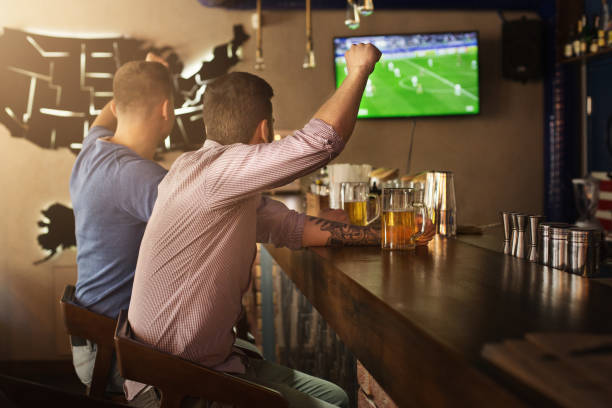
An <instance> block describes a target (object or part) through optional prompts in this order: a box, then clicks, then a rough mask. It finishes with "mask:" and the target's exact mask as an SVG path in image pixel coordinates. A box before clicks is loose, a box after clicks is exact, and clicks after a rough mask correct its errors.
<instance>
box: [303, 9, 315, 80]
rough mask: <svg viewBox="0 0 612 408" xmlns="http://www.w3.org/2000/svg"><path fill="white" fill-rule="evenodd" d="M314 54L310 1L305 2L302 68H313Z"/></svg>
mask: <svg viewBox="0 0 612 408" xmlns="http://www.w3.org/2000/svg"><path fill="white" fill-rule="evenodd" d="M315 66H316V64H315V54H314V48H313V44H312V13H311V8H310V0H306V55H305V56H304V63H303V64H302V68H304V69H308V68H314V67H315Z"/></svg>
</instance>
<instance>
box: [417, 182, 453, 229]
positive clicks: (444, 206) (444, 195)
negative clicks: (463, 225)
mask: <svg viewBox="0 0 612 408" xmlns="http://www.w3.org/2000/svg"><path fill="white" fill-rule="evenodd" d="M425 206H426V207H427V210H428V211H429V216H430V217H431V221H432V223H433V225H434V226H435V228H436V233H437V234H439V235H442V236H444V237H454V236H455V235H457V220H456V216H457V203H456V201H455V181H454V176H453V173H452V172H450V171H428V172H427V175H426V181H425Z"/></svg>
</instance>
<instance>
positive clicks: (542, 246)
mask: <svg viewBox="0 0 612 408" xmlns="http://www.w3.org/2000/svg"><path fill="white" fill-rule="evenodd" d="M568 227H569V225H568V224H566V223H563V222H543V223H541V224H540V226H539V227H538V248H539V250H540V253H539V255H540V256H539V261H540V263H541V264H542V265H547V266H551V264H550V230H551V229H552V228H568Z"/></svg>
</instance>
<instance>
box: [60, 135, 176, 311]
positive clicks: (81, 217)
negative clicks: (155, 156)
mask: <svg viewBox="0 0 612 408" xmlns="http://www.w3.org/2000/svg"><path fill="white" fill-rule="evenodd" d="M112 135H113V132H111V131H110V130H108V129H106V128H103V127H100V126H96V127H93V128H91V129H90V130H89V134H88V135H87V137H86V138H85V140H83V148H82V150H81V152H80V153H79V155H78V156H77V159H76V162H75V163H74V167H73V168H72V175H71V177H70V196H71V198H72V205H73V207H74V216H75V229H76V242H77V266H78V279H77V284H76V298H77V301H78V303H79V304H81V305H82V306H85V307H86V308H88V309H90V310H92V311H94V312H96V313H100V314H103V315H106V316H108V317H111V318H116V317H117V316H118V315H119V311H120V310H121V309H127V308H128V306H129V304H130V296H131V294H132V283H133V281H134V271H135V270H136V261H137V259H138V250H139V248H140V241H141V240H142V236H143V234H144V230H145V227H146V225H147V221H148V220H149V217H150V216H151V212H152V211H153V205H154V204H155V200H156V199H157V185H158V184H159V182H160V181H161V180H162V179H163V178H164V176H165V175H166V170H165V169H164V168H163V167H161V166H160V165H158V164H156V163H155V162H153V161H151V160H147V159H144V158H142V157H140V156H139V155H138V154H136V153H135V152H134V151H132V150H131V149H129V148H128V147H125V146H122V145H119V144H115V143H111V142H108V141H105V140H100V139H99V138H101V137H106V136H112Z"/></svg>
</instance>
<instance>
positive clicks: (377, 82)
mask: <svg viewBox="0 0 612 408" xmlns="http://www.w3.org/2000/svg"><path fill="white" fill-rule="evenodd" d="M336 64H337V67H336V83H337V85H338V86H340V84H341V83H342V81H343V80H344V78H345V77H346V73H345V67H346V64H345V62H344V59H342V62H341V63H340V62H338V61H337V62H336ZM479 110H480V105H479V99H478V50H477V48H476V47H471V48H469V49H468V51H467V52H466V53H464V54H452V55H436V54H435V52H433V51H429V52H428V54H426V55H425V56H423V57H414V58H398V59H386V58H385V56H384V55H383V58H381V60H380V62H378V63H377V64H376V68H375V69H374V72H373V73H372V75H370V82H369V84H368V86H367V87H366V90H365V92H364V95H363V98H362V100H361V105H360V106H359V117H360V118H378V117H390V116H391V117H392V116H436V115H465V114H475V113H478V112H479Z"/></svg>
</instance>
